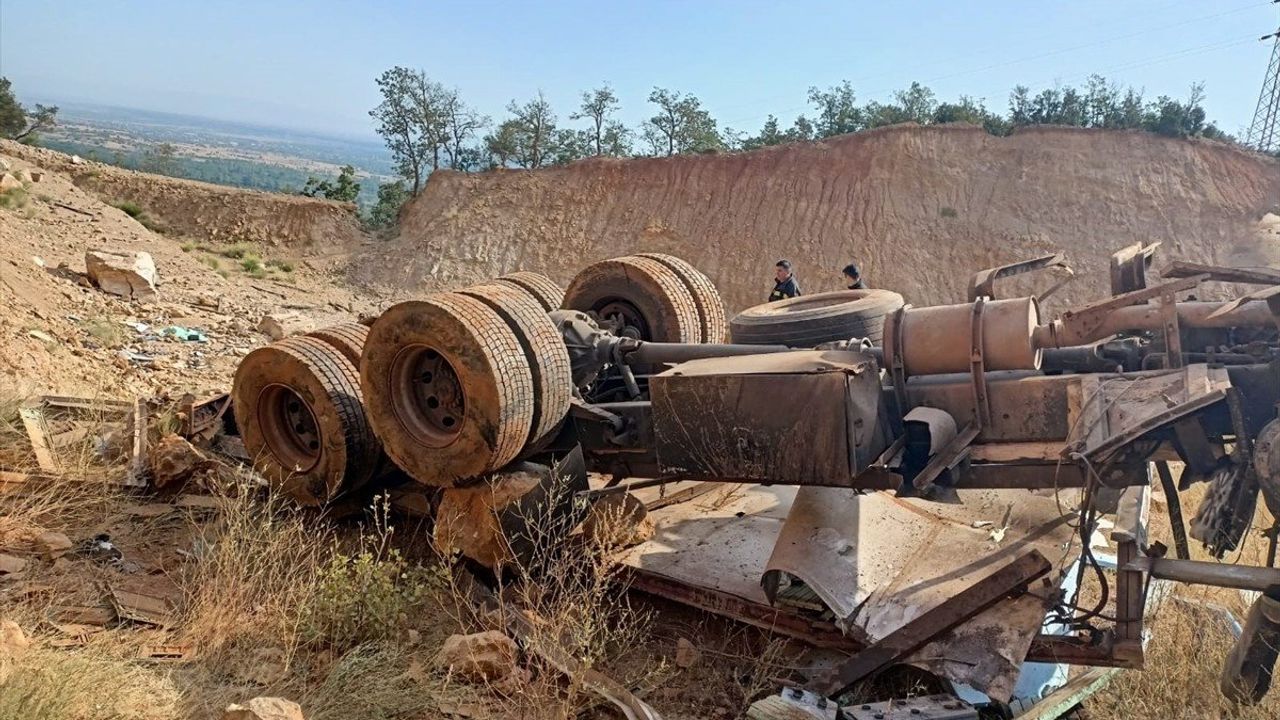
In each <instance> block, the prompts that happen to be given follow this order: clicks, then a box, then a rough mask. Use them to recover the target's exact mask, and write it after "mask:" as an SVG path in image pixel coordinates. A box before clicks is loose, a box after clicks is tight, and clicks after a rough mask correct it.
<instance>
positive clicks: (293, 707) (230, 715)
mask: <svg viewBox="0 0 1280 720" xmlns="http://www.w3.org/2000/svg"><path fill="white" fill-rule="evenodd" d="M222 720H306V719H305V718H304V717H303V716H302V706H301V705H299V704H298V703H296V702H293V701H292V700H285V699H284V698H277V697H256V698H254V699H252V700H250V701H249V702H247V703H245V704H244V705H237V704H234V703H233V704H231V705H228V706H227V709H226V710H225V711H223V713H222Z"/></svg>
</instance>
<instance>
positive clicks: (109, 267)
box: [84, 250, 159, 302]
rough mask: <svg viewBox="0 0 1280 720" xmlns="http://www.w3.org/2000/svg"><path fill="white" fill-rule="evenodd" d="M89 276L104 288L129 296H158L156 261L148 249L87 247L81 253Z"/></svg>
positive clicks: (140, 298)
mask: <svg viewBox="0 0 1280 720" xmlns="http://www.w3.org/2000/svg"><path fill="white" fill-rule="evenodd" d="M84 264H85V268H86V271H87V273H88V275H89V279H90V280H91V281H92V282H93V284H94V285H97V286H98V287H99V288H101V289H102V291H103V292H108V293H111V294H112V295H119V296H120V297H123V298H128V299H130V300H137V301H139V302H150V301H154V300H157V299H158V298H159V294H158V293H157V292H156V264H155V261H154V260H152V259H151V254H150V253H147V252H141V251H139V252H133V253H129V252H114V251H111V250H90V251H88V252H86V253H85V254H84Z"/></svg>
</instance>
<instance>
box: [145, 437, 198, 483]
mask: <svg viewBox="0 0 1280 720" xmlns="http://www.w3.org/2000/svg"><path fill="white" fill-rule="evenodd" d="M212 462H213V461H212V460H210V459H209V458H208V457H205V455H204V453H202V452H200V451H199V450H197V449H196V447H195V446H194V445H192V444H191V443H189V442H187V440H186V438H184V437H182V436H181V435H178V434H176V433H169V434H168V435H165V436H164V437H162V438H160V440H159V441H158V442H156V443H155V445H153V446H152V447H151V480H152V482H153V483H154V484H155V486H156V487H157V488H163V487H167V486H169V485H173V484H176V483H181V482H185V481H186V480H188V479H190V478H191V476H192V475H194V474H195V473H196V472H197V471H199V470H203V469H205V468H207V467H209V465H210V464H212Z"/></svg>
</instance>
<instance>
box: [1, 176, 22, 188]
mask: <svg viewBox="0 0 1280 720" xmlns="http://www.w3.org/2000/svg"><path fill="white" fill-rule="evenodd" d="M21 189H22V181H21V180H19V179H18V178H16V177H14V176H12V175H10V174H9V173H4V174H3V175H0V192H9V191H10V190H21Z"/></svg>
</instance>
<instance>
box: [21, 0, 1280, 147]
mask: <svg viewBox="0 0 1280 720" xmlns="http://www.w3.org/2000/svg"><path fill="white" fill-rule="evenodd" d="M1278 22H1280V5H1273V4H1271V3H1269V2H1265V1H1259V0H1253V1H1252V2H1250V1H1248V0H1220V1H1219V2H1210V1H1207V0H1201V1H1198V2H1193V1H1190V0H1181V1H1168V2H1154V1H1150V0H1106V1H1104V0H1073V1H1071V2H1066V1H1055V2H1043V1H1038V0H1023V1H1022V2H1005V1H998V2H996V1H990V2H967V3H966V2H954V1H951V2H941V1H935V0H924V1H917V2H911V3H906V2H852V1H849V2H807V1H806V2H801V1H798V0H797V1H792V2H756V1H753V0H732V1H730V0H724V1H721V0H701V1H700V0H686V1H685V2H675V1H667V0H650V1H648V2H616V1H610V0H596V1H594V2H587V1H585V0H563V1H560V2H541V3H540V2H515V1H510V2H493V1H489V0H473V1H472V2H457V3H445V2H408V1H407V0H396V1H390V0H383V1H379V0H368V1H366V2H346V1H342V0H310V1H309V2H301V1H298V0H254V1H252V2H240V1H233V0H205V1H203V2H195V1H192V0H167V1H159V0H108V1H101V0H0V74H2V75H4V76H7V77H8V78H9V79H10V80H12V81H13V83H14V87H15V90H16V91H17V92H18V94H19V97H20V98H25V97H38V98H41V99H50V100H54V101H62V102H71V101H82V102H83V101H88V102H95V103H103V104H112V105H120V106H125V107H135V108H143V109H149V110H164V111H170V112H179V113H189V114H196V115H206V116H211V117H218V118H226V119H233V120H244V121H249V122H256V123H265V124H271V125H279V126H284V127H293V128H301V129H311V130H322V131H330V132H337V133H342V134H356V135H367V134H370V133H371V126H370V123H369V120H368V116H367V111H368V110H369V108H371V107H372V106H374V105H375V104H377V102H378V97H377V91H376V88H375V86H374V83H373V80H374V78H375V77H376V76H377V75H378V74H379V73H380V72H381V71H382V70H384V69H386V68H388V67H390V66H393V65H407V66H410V67H415V68H421V69H424V70H425V71H426V72H427V74H428V75H430V76H432V77H433V78H435V79H437V80H439V81H441V82H443V83H445V84H447V85H451V86H456V87H457V88H459V89H460V90H461V91H462V94H463V97H464V98H465V99H466V100H468V101H469V102H470V103H471V104H473V105H475V106H477V107H478V108H479V109H480V110H481V111H482V112H484V113H486V114H488V115H490V116H493V117H494V118H500V117H501V116H502V115H503V113H504V111H503V108H504V107H505V105H506V103H507V102H508V101H509V100H511V99H513V98H518V99H521V100H523V99H526V98H528V97H530V96H532V95H533V94H534V93H536V92H537V91H538V90H539V89H541V90H543V91H544V92H545V93H546V95H547V97H548V98H549V99H550V100H551V101H552V103H553V104H554V106H555V107H556V109H557V111H558V113H559V115H560V118H561V122H562V123H568V115H569V113H570V112H571V111H572V109H573V106H575V105H576V103H577V99H578V94H579V92H581V91H582V90H585V89H587V88H590V87H593V86H595V85H598V84H600V83H602V82H604V81H608V82H610V83H611V84H612V85H613V87H614V88H615V90H616V91H617V92H618V95H619V97H620V98H621V100H622V103H623V119H624V120H626V121H627V122H629V123H636V122H638V121H639V120H640V119H642V118H643V117H645V116H646V111H647V110H648V108H646V102H645V98H646V96H647V95H648V92H649V90H650V89H651V88H652V87H653V86H655V85H660V86H664V87H670V88H672V89H676V90H681V91H686V92H693V93H695V94H697V95H698V96H699V97H701V98H702V100H703V102H704V105H705V106H706V107H707V108H708V109H709V110H710V111H711V112H712V114H713V115H714V116H715V117H716V118H717V119H718V120H719V121H720V123H721V126H722V127H723V126H730V127H733V128H735V129H744V130H755V129H758V128H759V126H760V124H761V122H762V121H763V120H764V119H765V116H766V115H767V114H768V113H770V112H772V113H775V114H777V115H779V116H780V117H782V118H783V119H784V120H788V121H789V120H790V119H791V118H793V117H794V116H795V115H796V114H797V113H799V112H803V111H806V110H807V108H806V107H805V90H806V88H807V87H808V86H810V85H820V86H827V85H831V84H835V83H837V82H839V81H840V80H841V79H846V78H847V79H849V80H851V81H853V83H854V87H855V89H856V91H857V92H858V95H859V97H860V99H862V100H867V99H879V100H887V99H889V97H890V95H891V93H892V91H893V90H895V89H898V88H901V87H905V86H906V85H908V84H909V83H911V81H913V80H919V81H921V82H923V83H924V84H926V85H928V86H930V87H931V88H932V89H933V90H934V91H935V92H936V93H937V95H938V96H939V98H942V99H951V98H954V97H956V96H958V95H960V94H962V93H964V94H969V95H973V96H975V97H980V98H984V99H985V101H986V103H987V105H988V106H989V107H992V108H999V109H1001V110H1004V109H1005V108H1006V106H1007V98H1008V91H1009V89H1010V88H1012V87H1013V86H1014V85H1015V84H1018V83H1022V84H1026V85H1028V86H1030V87H1031V88H1032V89H1037V90H1038V89H1043V88H1047V87H1053V86H1054V85H1055V84H1078V83H1082V82H1083V81H1084V79H1085V78H1086V77H1087V76H1088V75H1089V74H1091V73H1102V74H1105V75H1107V76H1108V77H1110V78H1112V79H1114V80H1117V81H1119V82H1121V83H1122V84H1131V85H1134V86H1137V87H1141V88H1144V89H1145V90H1146V92H1147V95H1148V97H1154V96H1156V95H1160V94H1170V95H1175V96H1179V97H1182V96H1185V95H1186V93H1187V89H1188V87H1189V85H1190V84H1191V83H1192V82H1195V81H1203V82H1204V83H1205V84H1206V88H1207V92H1208V99H1207V101H1206V107H1207V109H1208V111H1209V116H1210V118H1212V119H1214V120H1216V121H1217V122H1218V123H1219V125H1220V126H1221V127H1222V128H1223V129H1224V130H1226V131H1228V132H1240V131H1242V130H1243V128H1245V127H1246V126H1247V125H1248V123H1249V121H1250V119H1251V118H1252V114H1253V110H1254V106H1255V104H1256V101H1257V94H1258V90H1259V88H1260V86H1261V83H1262V78H1263V75H1264V73H1265V71H1266V67H1267V62H1268V59H1269V57H1270V52H1271V43H1270V41H1268V42H1259V41H1258V37H1259V36H1261V35H1264V34H1266V33H1269V32H1271V31H1273V30H1275V29H1276V27H1277V24H1278Z"/></svg>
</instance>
